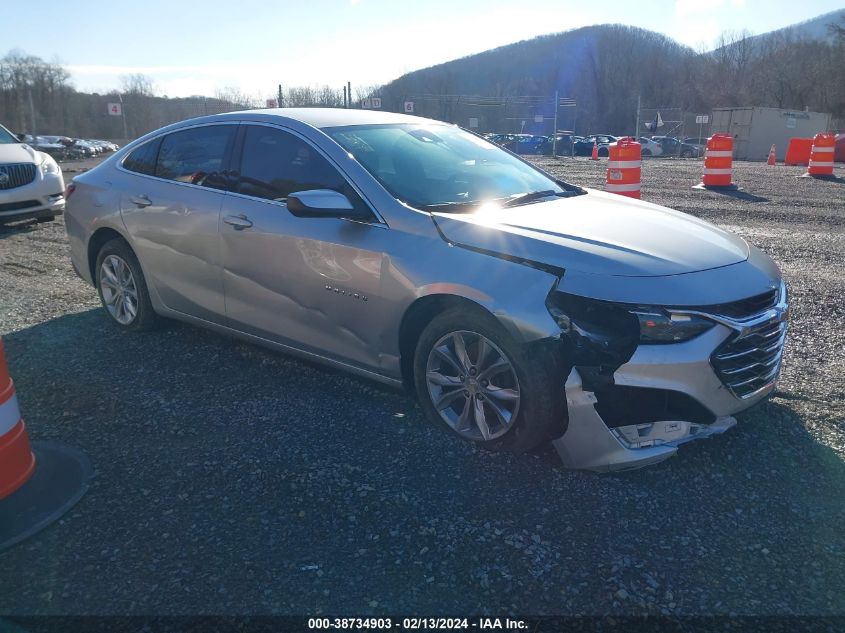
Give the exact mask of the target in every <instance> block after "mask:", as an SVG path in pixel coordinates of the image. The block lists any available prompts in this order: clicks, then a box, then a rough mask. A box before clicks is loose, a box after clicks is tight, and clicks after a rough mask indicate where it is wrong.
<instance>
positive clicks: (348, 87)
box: [346, 81, 352, 108]
mask: <svg viewBox="0 0 845 633" xmlns="http://www.w3.org/2000/svg"><path fill="white" fill-rule="evenodd" d="M346 94H347V95H349V107H350V108H351V107H352V82H351V81H347V82H346Z"/></svg>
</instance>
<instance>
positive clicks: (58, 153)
mask: <svg viewBox="0 0 845 633" xmlns="http://www.w3.org/2000/svg"><path fill="white" fill-rule="evenodd" d="M24 141H25V142H26V143H28V144H29V145H31V146H32V147H34V148H35V149H37V150H38V151H39V152H44V153H46V154H49V155H50V156H52V157H53V158H54V159H55V160H61V159H62V158H64V157H65V154H66V152H67V147H65V146H64V145H63V144H61V143H59V141H58V140H57V137H45V136H35V137H33V136H30V135H28V134H27V135H26V137H25V138H24Z"/></svg>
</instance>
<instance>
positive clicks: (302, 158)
mask: <svg viewBox="0 0 845 633" xmlns="http://www.w3.org/2000/svg"><path fill="white" fill-rule="evenodd" d="M311 189H332V190H334V191H338V192H340V193H343V194H346V195H347V196H349V197H350V198H354V194H353V193H352V190H351V187H349V185H348V184H347V182H346V180H345V179H344V178H343V176H341V175H340V172H338V171H337V169H335V168H334V167H333V166H332V165H331V163H329V161H328V160H326V159H325V158H324V157H323V156H322V155H321V154H320V153H319V152H317V150H316V149H314V148H313V147H312V146H311V145H310V144H308V143H306V142H305V141H303V140H302V139H300V138H299V137H297V136H294V135H293V134H290V133H288V132H285V131H283V130H280V129H278V128H272V127H267V126H263V125H249V126H247V127H246V133H245V134H244V143H243V153H242V157H241V167H240V177H239V178H238V184H237V189H236V191H237V192H238V193H242V194H244V195H248V196H255V197H256V198H266V199H267V200H275V201H280V202H283V201H284V200H286V199H287V197H288V196H289V195H290V194H291V193H293V192H295V191H308V190H311Z"/></svg>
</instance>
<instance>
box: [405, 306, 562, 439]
mask: <svg viewBox="0 0 845 633" xmlns="http://www.w3.org/2000/svg"><path fill="white" fill-rule="evenodd" d="M458 339H461V341H462V342H459V341H458ZM414 386H415V388H416V392H417V397H418V398H419V401H420V405H421V406H422V408H423V410H424V411H425V413H426V415H427V416H428V417H429V419H431V420H432V421H433V422H434V423H435V424H438V425H443V426H445V427H446V428H448V429H450V430H451V431H452V432H453V433H455V434H457V435H458V436H460V437H461V438H463V439H465V440H468V441H471V442H474V443H476V444H478V445H479V446H482V447H483V448H485V449H488V450H493V451H508V452H513V453H523V452H526V451H530V450H532V449H534V448H536V447H537V446H538V445H540V444H542V443H544V442H547V441H549V440H551V439H553V438H555V437H560V436H561V435H562V434H563V433H564V432H565V431H566V424H567V418H566V404H565V398H564V379H563V378H562V377H561V376H560V375H559V372H558V371H557V364H556V362H555V360H554V358H553V355H552V353H551V352H550V350H549V349H548V348H547V347H546V346H545V345H544V344H541V345H539V346H538V345H525V344H519V343H517V342H516V341H514V340H513V338H512V337H511V336H510V335H509V334H508V333H507V332H506V331H505V330H504V328H503V327H502V326H501V324H500V323H499V322H498V321H497V320H496V319H495V317H493V316H492V315H489V314H486V313H484V312H483V311H482V310H481V309H478V310H472V309H470V310H467V309H466V308H463V307H461V308H452V309H450V310H447V311H445V312H443V313H441V314H439V315H438V316H436V317H435V318H434V319H432V321H431V322H430V323H429V324H428V326H427V327H426V328H425V329H424V330H423V332H422V334H421V335H420V338H419V340H418V342H417V348H416V352H415V354H414Z"/></svg>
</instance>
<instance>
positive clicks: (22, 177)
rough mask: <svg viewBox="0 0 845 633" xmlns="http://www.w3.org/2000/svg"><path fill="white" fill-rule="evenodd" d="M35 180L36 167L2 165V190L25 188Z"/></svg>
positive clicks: (0, 166)
mask: <svg viewBox="0 0 845 633" xmlns="http://www.w3.org/2000/svg"><path fill="white" fill-rule="evenodd" d="M33 180H35V165H33V164H32V163H17V164H11V165H0V190H2V189H14V188H16V187H23V186H24V185H28V184H29V183H31V182H32V181H33Z"/></svg>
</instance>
